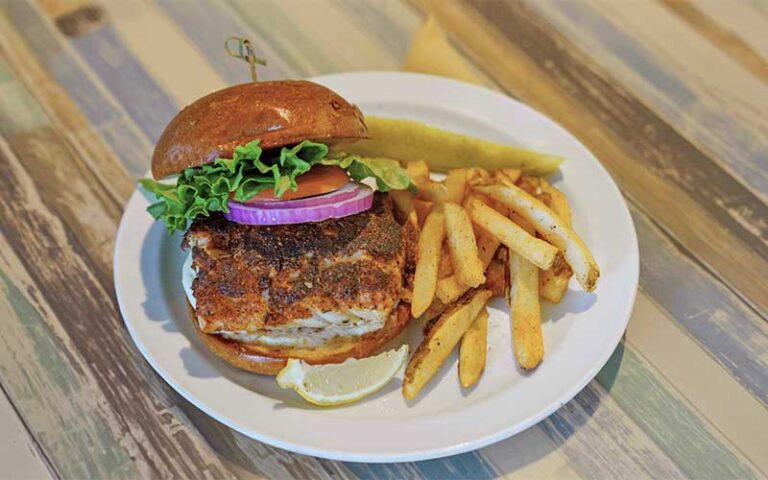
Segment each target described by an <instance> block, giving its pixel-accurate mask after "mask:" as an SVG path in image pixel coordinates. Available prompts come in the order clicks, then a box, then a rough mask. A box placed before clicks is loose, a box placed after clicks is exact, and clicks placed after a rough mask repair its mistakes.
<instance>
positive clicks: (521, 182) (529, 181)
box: [517, 175, 541, 195]
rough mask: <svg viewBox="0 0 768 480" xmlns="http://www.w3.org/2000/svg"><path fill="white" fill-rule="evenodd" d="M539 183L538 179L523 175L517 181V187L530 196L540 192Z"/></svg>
mask: <svg viewBox="0 0 768 480" xmlns="http://www.w3.org/2000/svg"><path fill="white" fill-rule="evenodd" d="M540 182H541V180H540V179H539V178H538V177H529V176H527V175H523V176H521V177H520V178H519V179H518V180H517V186H518V187H520V188H521V189H523V190H525V191H526V192H528V193H529V194H530V195H537V194H538V193H539V191H540V188H539V184H540Z"/></svg>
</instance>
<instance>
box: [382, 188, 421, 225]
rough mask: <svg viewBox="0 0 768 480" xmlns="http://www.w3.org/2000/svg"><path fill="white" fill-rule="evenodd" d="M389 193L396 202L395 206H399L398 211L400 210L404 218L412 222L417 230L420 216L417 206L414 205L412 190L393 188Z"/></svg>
mask: <svg viewBox="0 0 768 480" xmlns="http://www.w3.org/2000/svg"><path fill="white" fill-rule="evenodd" d="M389 194H390V196H391V197H392V200H393V201H394V202H395V207H397V210H398V212H400V214H401V215H402V216H403V218H405V219H407V221H409V222H411V224H412V225H413V226H414V227H416V230H418V229H419V217H418V215H417V214H416V208H415V207H414V206H413V197H412V196H411V194H410V192H408V191H405V190H392V191H391V192H389Z"/></svg>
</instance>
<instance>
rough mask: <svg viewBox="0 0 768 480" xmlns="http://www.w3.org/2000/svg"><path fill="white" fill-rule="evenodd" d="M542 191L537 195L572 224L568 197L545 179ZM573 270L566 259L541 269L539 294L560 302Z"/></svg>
mask: <svg viewBox="0 0 768 480" xmlns="http://www.w3.org/2000/svg"><path fill="white" fill-rule="evenodd" d="M540 183H541V193H540V194H539V195H537V198H539V199H540V200H541V201H542V202H543V203H544V204H545V205H546V206H548V207H549V208H551V209H552V211H553V212H555V213H556V214H557V216H558V217H560V219H561V220H562V221H563V222H565V224H566V225H568V226H569V227H570V226H571V208H570V206H569V205H568V199H566V198H565V195H564V194H563V192H561V191H560V190H558V189H556V188H555V187H553V186H552V185H550V184H549V182H547V181H546V180H544V179H541V181H540ZM571 276H573V270H571V267H569V266H568V264H567V263H566V262H564V261H559V262H558V261H555V264H554V265H552V268H550V269H549V270H540V271H539V296H540V297H541V298H543V299H544V300H547V301H550V302H552V303H560V302H561V301H562V299H563V297H564V296H565V292H566V290H568V283H569V281H570V279H571Z"/></svg>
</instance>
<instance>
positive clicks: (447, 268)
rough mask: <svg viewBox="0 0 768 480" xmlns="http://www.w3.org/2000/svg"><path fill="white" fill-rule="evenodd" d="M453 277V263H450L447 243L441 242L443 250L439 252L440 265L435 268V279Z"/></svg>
mask: <svg viewBox="0 0 768 480" xmlns="http://www.w3.org/2000/svg"><path fill="white" fill-rule="evenodd" d="M451 275H453V262H452V261H451V252H450V250H449V247H448V242H443V248H442V249H441V250H440V264H439V265H438V266H437V278H439V279H442V278H445V277H450V276H451Z"/></svg>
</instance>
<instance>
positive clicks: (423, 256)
mask: <svg viewBox="0 0 768 480" xmlns="http://www.w3.org/2000/svg"><path fill="white" fill-rule="evenodd" d="M444 238H445V214H444V213H443V209H442V208H441V206H440V205H437V206H435V208H433V209H432V211H431V212H430V214H429V215H428V216H427V219H426V221H425V222H424V228H423V229H422V230H421V236H420V237H419V247H418V256H417V257H416V273H415V274H414V279H413V298H412V299H411V300H412V301H411V314H412V315H413V316H414V317H418V316H420V315H421V314H422V313H424V311H425V310H426V309H427V308H428V307H429V305H430V304H431V303H432V299H433V298H434V297H435V290H436V289H437V267H438V264H439V262H440V249H441V247H442V244H443V239H444Z"/></svg>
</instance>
